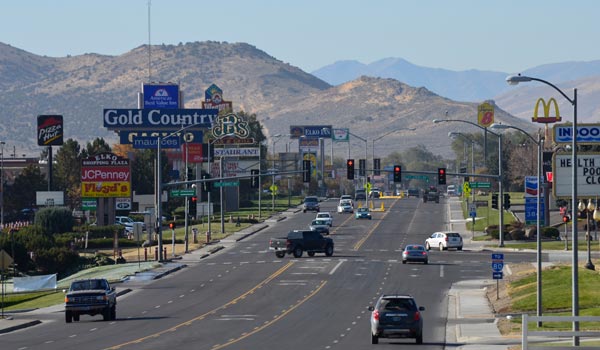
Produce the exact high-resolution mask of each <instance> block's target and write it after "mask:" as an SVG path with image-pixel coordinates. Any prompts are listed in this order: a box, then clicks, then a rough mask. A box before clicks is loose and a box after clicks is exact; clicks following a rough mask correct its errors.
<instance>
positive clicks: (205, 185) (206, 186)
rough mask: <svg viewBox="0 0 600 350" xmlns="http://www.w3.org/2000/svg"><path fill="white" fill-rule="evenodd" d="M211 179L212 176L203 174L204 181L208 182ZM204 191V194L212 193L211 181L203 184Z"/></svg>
mask: <svg viewBox="0 0 600 350" xmlns="http://www.w3.org/2000/svg"><path fill="white" fill-rule="evenodd" d="M208 179H210V175H208V174H202V180H208ZM202 190H203V191H204V192H210V191H212V183H211V182H209V181H205V182H203V183H202Z"/></svg>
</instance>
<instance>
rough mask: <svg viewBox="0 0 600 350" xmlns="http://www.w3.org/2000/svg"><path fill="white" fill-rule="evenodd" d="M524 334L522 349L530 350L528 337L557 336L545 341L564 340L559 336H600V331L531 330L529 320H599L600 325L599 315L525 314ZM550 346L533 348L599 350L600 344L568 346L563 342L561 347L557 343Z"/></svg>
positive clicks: (540, 349)
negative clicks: (599, 345)
mask: <svg viewBox="0 0 600 350" xmlns="http://www.w3.org/2000/svg"><path fill="white" fill-rule="evenodd" d="M522 322H523V323H522V327H523V335H522V339H521V347H522V350H528V349H529V347H528V338H529V337H536V336H537V337H556V338H554V339H548V340H547V341H545V343H549V342H556V341H564V340H562V339H558V340H557V338H566V337H580V338H581V337H600V332H589V331H581V330H580V331H529V329H528V323H529V322H598V323H599V326H600V317H599V316H529V315H527V314H523V318H522ZM553 345H554V346H552V345H548V346H532V347H531V350H556V349H561V350H598V346H567V345H566V343H564V344H563V343H561V345H560V347H556V344H553Z"/></svg>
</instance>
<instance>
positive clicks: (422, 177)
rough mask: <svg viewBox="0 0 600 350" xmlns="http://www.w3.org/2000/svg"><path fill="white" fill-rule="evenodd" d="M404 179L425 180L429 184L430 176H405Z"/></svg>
mask: <svg viewBox="0 0 600 350" xmlns="http://www.w3.org/2000/svg"><path fill="white" fill-rule="evenodd" d="M404 178H405V179H407V180H423V181H427V182H429V176H427V175H405V176H404Z"/></svg>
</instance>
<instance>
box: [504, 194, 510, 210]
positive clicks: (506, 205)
mask: <svg viewBox="0 0 600 350" xmlns="http://www.w3.org/2000/svg"><path fill="white" fill-rule="evenodd" d="M502 206H503V207H504V209H505V210H508V209H510V193H505V194H504V198H503V199H502Z"/></svg>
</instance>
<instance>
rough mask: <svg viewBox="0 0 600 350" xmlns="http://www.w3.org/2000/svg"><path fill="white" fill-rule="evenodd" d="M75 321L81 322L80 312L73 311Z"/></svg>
mask: <svg viewBox="0 0 600 350" xmlns="http://www.w3.org/2000/svg"><path fill="white" fill-rule="evenodd" d="M73 321H75V322H79V314H78V313H76V312H75V313H73Z"/></svg>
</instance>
